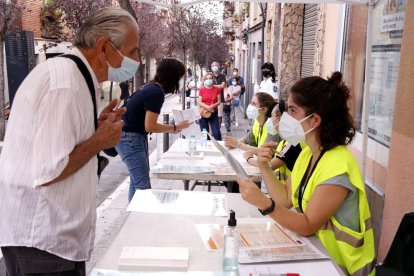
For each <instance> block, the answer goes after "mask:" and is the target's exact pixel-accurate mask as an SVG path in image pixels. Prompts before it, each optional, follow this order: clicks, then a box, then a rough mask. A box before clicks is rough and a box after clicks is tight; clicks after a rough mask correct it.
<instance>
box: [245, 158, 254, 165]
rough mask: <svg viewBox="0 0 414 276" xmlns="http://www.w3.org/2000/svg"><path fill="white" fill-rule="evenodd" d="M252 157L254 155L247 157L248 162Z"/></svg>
mask: <svg viewBox="0 0 414 276" xmlns="http://www.w3.org/2000/svg"><path fill="white" fill-rule="evenodd" d="M250 158H253V156H249V157H247V159H246V162H247V163H249V160H250ZM249 164H250V163H249Z"/></svg>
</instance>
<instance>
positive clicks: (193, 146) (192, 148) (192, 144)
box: [188, 135, 197, 156]
mask: <svg viewBox="0 0 414 276" xmlns="http://www.w3.org/2000/svg"><path fill="white" fill-rule="evenodd" d="M188 153H189V154H190V156H195V155H197V141H196V138H195V135H191V137H190V140H189V141H188Z"/></svg>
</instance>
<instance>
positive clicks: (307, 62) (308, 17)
mask: <svg viewBox="0 0 414 276" xmlns="http://www.w3.org/2000/svg"><path fill="white" fill-rule="evenodd" d="M317 28H318V4H306V5H305V9H304V12H303V35H302V61H301V70H300V76H301V78H303V77H309V76H313V69H314V65H313V64H314V58H315V47H316V39H315V37H316V30H317Z"/></svg>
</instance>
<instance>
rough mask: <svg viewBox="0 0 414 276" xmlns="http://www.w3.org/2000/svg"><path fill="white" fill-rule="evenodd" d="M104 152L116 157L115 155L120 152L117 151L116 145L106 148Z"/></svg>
mask: <svg viewBox="0 0 414 276" xmlns="http://www.w3.org/2000/svg"><path fill="white" fill-rule="evenodd" d="M103 152H104V153H105V154H106V155H108V156H111V157H115V156H117V155H118V152H117V151H116V148H115V147H112V148H108V149H104V150H103Z"/></svg>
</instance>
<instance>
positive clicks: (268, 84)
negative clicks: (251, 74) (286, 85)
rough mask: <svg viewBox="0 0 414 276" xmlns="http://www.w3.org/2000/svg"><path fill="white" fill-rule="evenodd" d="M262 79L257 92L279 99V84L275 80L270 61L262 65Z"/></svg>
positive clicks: (273, 68) (273, 69)
mask: <svg viewBox="0 0 414 276" xmlns="http://www.w3.org/2000/svg"><path fill="white" fill-rule="evenodd" d="M262 76H263V80H262V82H261V83H260V86H259V92H265V93H268V94H269V95H271V96H272V97H273V98H274V99H275V100H279V96H280V91H279V84H278V83H277V82H276V72H275V67H274V66H273V64H272V63H270V62H266V63H264V64H263V65H262Z"/></svg>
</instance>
